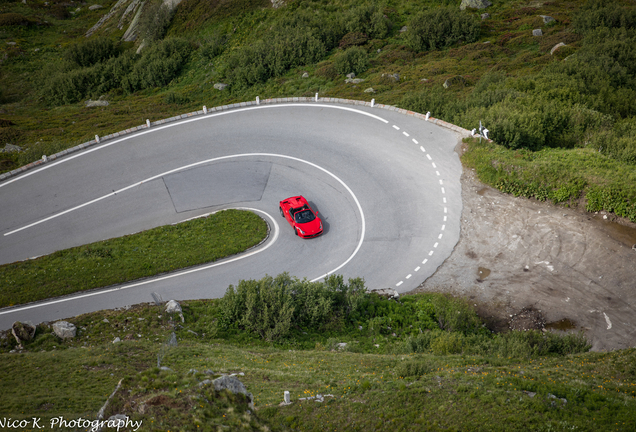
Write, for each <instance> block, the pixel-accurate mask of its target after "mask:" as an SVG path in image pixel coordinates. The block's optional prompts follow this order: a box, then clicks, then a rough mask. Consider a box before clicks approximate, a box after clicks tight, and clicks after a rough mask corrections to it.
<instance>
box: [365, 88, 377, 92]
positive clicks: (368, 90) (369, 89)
mask: <svg viewBox="0 0 636 432" xmlns="http://www.w3.org/2000/svg"><path fill="white" fill-rule="evenodd" d="M364 92H365V93H375V90H373V87H369V88H368V89H366V90H365V91H364Z"/></svg>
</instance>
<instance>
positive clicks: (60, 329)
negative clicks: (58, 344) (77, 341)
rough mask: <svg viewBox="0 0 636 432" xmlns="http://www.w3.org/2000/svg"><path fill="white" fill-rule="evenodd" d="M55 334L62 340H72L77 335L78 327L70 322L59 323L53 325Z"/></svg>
mask: <svg viewBox="0 0 636 432" xmlns="http://www.w3.org/2000/svg"><path fill="white" fill-rule="evenodd" d="M53 332H54V333H55V335H56V336H57V337H59V338H60V339H72V338H74V337H75V335H76V334H77V327H75V324H73V323H70V322H68V321H58V322H55V323H53Z"/></svg>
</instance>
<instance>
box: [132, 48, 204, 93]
mask: <svg viewBox="0 0 636 432" xmlns="http://www.w3.org/2000/svg"><path fill="white" fill-rule="evenodd" d="M190 50H191V49H190V45H189V44H188V42H187V41H186V40H185V39H179V38H172V39H166V40H164V41H162V42H160V43H159V44H157V45H154V46H151V47H149V48H148V49H147V50H145V51H144V53H143V55H142V56H141V58H140V59H139V60H138V61H137V62H136V63H135V64H134V66H133V68H132V70H131V71H130V73H128V74H127V75H126V76H125V77H124V78H123V79H122V87H123V89H124V90H125V91H126V92H128V93H133V92H135V91H137V90H142V89H146V88H151V87H163V86H165V85H167V84H169V83H170V81H172V80H173V79H175V78H176V77H177V76H178V75H179V73H180V72H181V69H182V68H183V66H184V65H185V63H186V61H187V60H188V57H189V55H190Z"/></svg>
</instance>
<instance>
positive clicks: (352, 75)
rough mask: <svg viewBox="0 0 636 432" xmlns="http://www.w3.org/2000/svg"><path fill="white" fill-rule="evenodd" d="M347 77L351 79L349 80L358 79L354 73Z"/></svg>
mask: <svg viewBox="0 0 636 432" xmlns="http://www.w3.org/2000/svg"><path fill="white" fill-rule="evenodd" d="M346 76H347V78H349V79H354V78H355V77H356V74H354V73H353V72H351V73H348V74H347V75H346Z"/></svg>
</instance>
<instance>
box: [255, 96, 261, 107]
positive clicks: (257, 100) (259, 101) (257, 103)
mask: <svg viewBox="0 0 636 432" xmlns="http://www.w3.org/2000/svg"><path fill="white" fill-rule="evenodd" d="M260 104H261V99H260V98H259V97H258V96H256V105H260Z"/></svg>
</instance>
